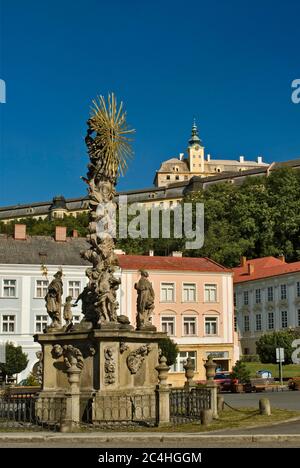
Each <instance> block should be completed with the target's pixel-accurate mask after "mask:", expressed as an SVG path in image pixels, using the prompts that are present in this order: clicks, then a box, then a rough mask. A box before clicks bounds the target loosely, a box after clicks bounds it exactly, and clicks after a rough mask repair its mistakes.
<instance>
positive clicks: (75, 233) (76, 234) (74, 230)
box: [72, 229, 78, 237]
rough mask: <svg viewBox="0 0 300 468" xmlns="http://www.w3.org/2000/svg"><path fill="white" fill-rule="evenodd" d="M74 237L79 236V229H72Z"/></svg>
mask: <svg viewBox="0 0 300 468" xmlns="http://www.w3.org/2000/svg"><path fill="white" fill-rule="evenodd" d="M72 237H78V231H77V229H73V231H72Z"/></svg>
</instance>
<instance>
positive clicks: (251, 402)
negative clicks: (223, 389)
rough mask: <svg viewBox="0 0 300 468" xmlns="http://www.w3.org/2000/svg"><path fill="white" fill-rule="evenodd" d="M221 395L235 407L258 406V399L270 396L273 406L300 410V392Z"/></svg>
mask: <svg viewBox="0 0 300 468" xmlns="http://www.w3.org/2000/svg"><path fill="white" fill-rule="evenodd" d="M221 395H222V396H223V397H224V400H225V402H226V403H228V404H229V405H231V406H233V407H234V408H241V407H244V408H252V407H254V408H258V401H259V400H260V399H261V398H268V399H269V400H270V403H271V407H273V408H280V409H287V410H299V411H300V392H293V391H286V392H261V393H222V394H221Z"/></svg>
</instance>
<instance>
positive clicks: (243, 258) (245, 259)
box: [240, 257, 247, 267]
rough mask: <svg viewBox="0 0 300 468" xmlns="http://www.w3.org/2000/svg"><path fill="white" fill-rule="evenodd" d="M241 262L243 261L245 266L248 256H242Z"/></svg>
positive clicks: (242, 264)
mask: <svg viewBox="0 0 300 468" xmlns="http://www.w3.org/2000/svg"><path fill="white" fill-rule="evenodd" d="M240 262H241V266H242V267H244V266H245V265H246V262H247V257H241V259H240Z"/></svg>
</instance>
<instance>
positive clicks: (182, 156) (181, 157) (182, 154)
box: [179, 153, 184, 161]
mask: <svg viewBox="0 0 300 468" xmlns="http://www.w3.org/2000/svg"><path fill="white" fill-rule="evenodd" d="M183 158H184V153H179V160H180V161H183Z"/></svg>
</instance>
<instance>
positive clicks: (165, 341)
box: [158, 337, 179, 366]
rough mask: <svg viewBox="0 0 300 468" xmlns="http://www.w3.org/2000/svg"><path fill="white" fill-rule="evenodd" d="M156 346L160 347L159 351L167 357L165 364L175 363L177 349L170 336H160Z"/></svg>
mask: <svg viewBox="0 0 300 468" xmlns="http://www.w3.org/2000/svg"><path fill="white" fill-rule="evenodd" d="M158 346H159V348H160V349H161V353H162V355H163V356H165V358H166V359H167V365H168V366H172V365H173V364H175V362H176V359H177V355H178V353H179V349H178V346H177V344H176V343H175V341H173V340H171V338H169V337H167V338H162V339H161V340H159V342H158Z"/></svg>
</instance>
